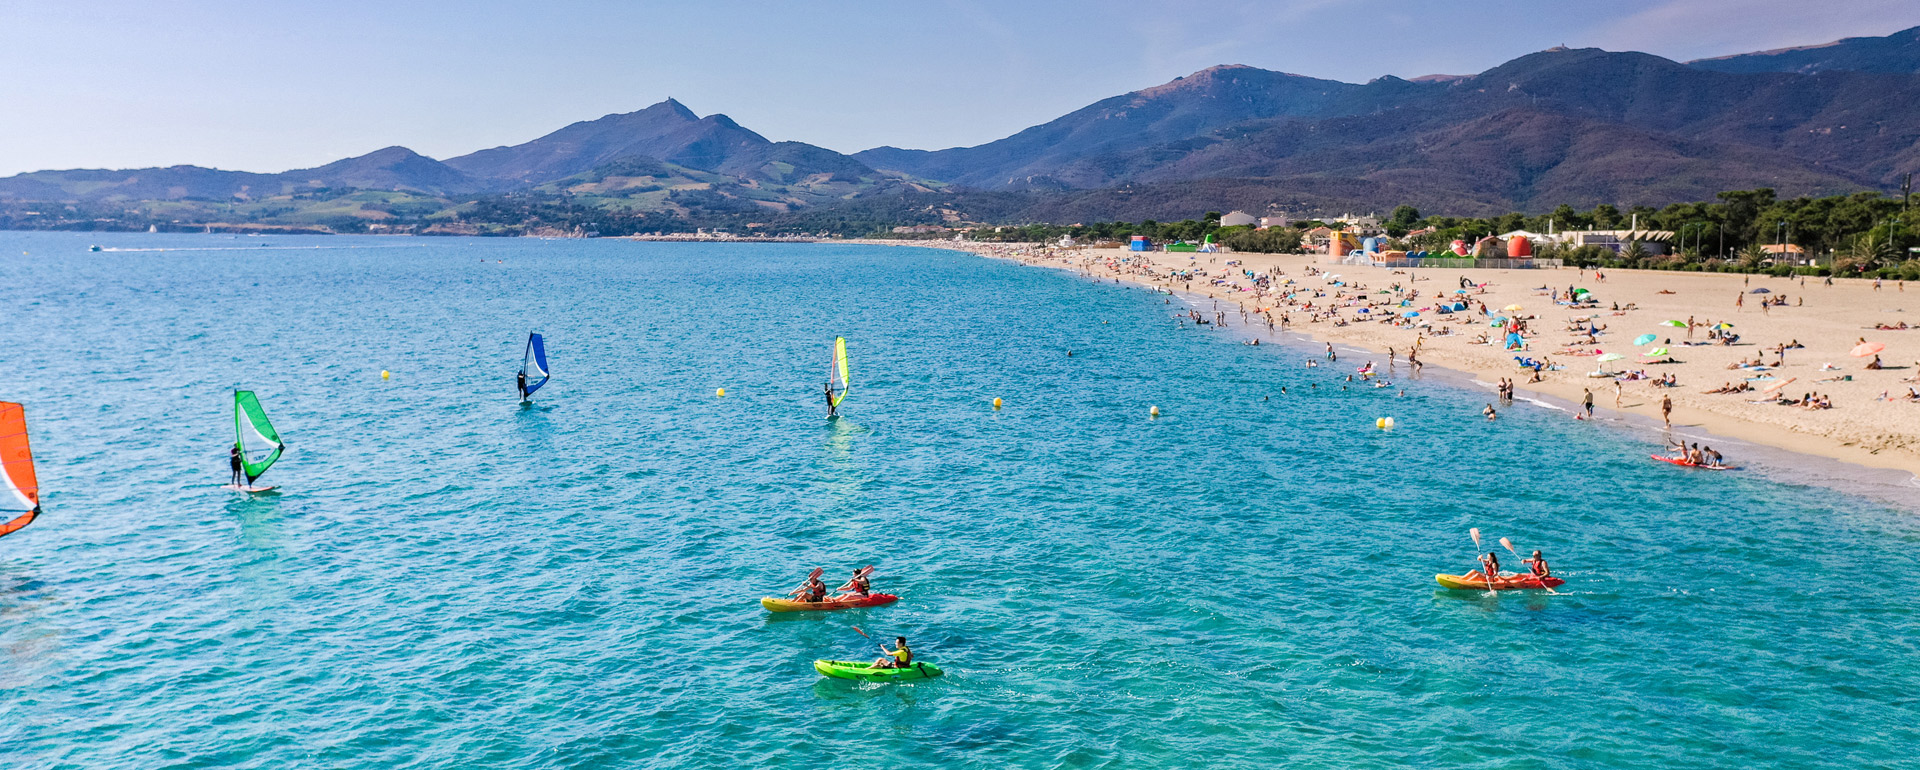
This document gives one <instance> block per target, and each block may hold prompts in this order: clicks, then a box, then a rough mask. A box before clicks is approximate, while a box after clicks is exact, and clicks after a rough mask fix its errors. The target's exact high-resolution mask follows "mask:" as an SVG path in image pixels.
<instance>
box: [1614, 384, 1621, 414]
mask: <svg viewBox="0 0 1920 770" xmlns="http://www.w3.org/2000/svg"><path fill="white" fill-rule="evenodd" d="M1620 390H1621V389H1620V381H1619V380H1614V381H1613V408H1615V409H1619V408H1620Z"/></svg>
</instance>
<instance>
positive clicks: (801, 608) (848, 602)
mask: <svg viewBox="0 0 1920 770" xmlns="http://www.w3.org/2000/svg"><path fill="white" fill-rule="evenodd" d="M897 601H900V597H898V596H894V595H893V594H867V595H866V596H854V597H850V598H846V599H828V600H826V601H824V602H800V601H794V600H792V599H776V598H774V597H771V596H769V597H767V598H765V599H761V600H760V606H762V607H765V608H767V609H769V610H772V611H774V612H805V611H808V610H850V609H853V608H855V607H878V606H880V605H882V604H892V603H894V602H897Z"/></svg>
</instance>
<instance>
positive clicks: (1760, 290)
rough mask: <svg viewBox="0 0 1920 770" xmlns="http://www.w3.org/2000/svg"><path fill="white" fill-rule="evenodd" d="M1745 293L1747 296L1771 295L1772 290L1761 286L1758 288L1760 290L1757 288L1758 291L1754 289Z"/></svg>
mask: <svg viewBox="0 0 1920 770" xmlns="http://www.w3.org/2000/svg"><path fill="white" fill-rule="evenodd" d="M1747 293H1748V294H1772V293H1773V290H1772V289H1769V288H1767V287H1765V286H1762V287H1760V288H1758V289H1754V290H1753V291H1750V292H1747Z"/></svg>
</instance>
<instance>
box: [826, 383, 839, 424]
mask: <svg viewBox="0 0 1920 770" xmlns="http://www.w3.org/2000/svg"><path fill="white" fill-rule="evenodd" d="M827 416H828V417H839V416H840V407H839V406H838V405H836V404H834V403H833V378H831V377H829V378H827Z"/></svg>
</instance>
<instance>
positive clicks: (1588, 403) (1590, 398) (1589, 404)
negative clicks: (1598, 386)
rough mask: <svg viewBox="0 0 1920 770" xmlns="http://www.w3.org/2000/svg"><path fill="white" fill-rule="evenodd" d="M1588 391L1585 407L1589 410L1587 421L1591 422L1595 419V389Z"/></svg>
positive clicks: (1588, 389)
mask: <svg viewBox="0 0 1920 770" xmlns="http://www.w3.org/2000/svg"><path fill="white" fill-rule="evenodd" d="M1586 391H1587V395H1586V397H1585V398H1586V400H1585V402H1584V403H1583V405H1584V406H1585V407H1586V408H1587V419H1589V420H1591V419H1593V388H1587V389H1586Z"/></svg>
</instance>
